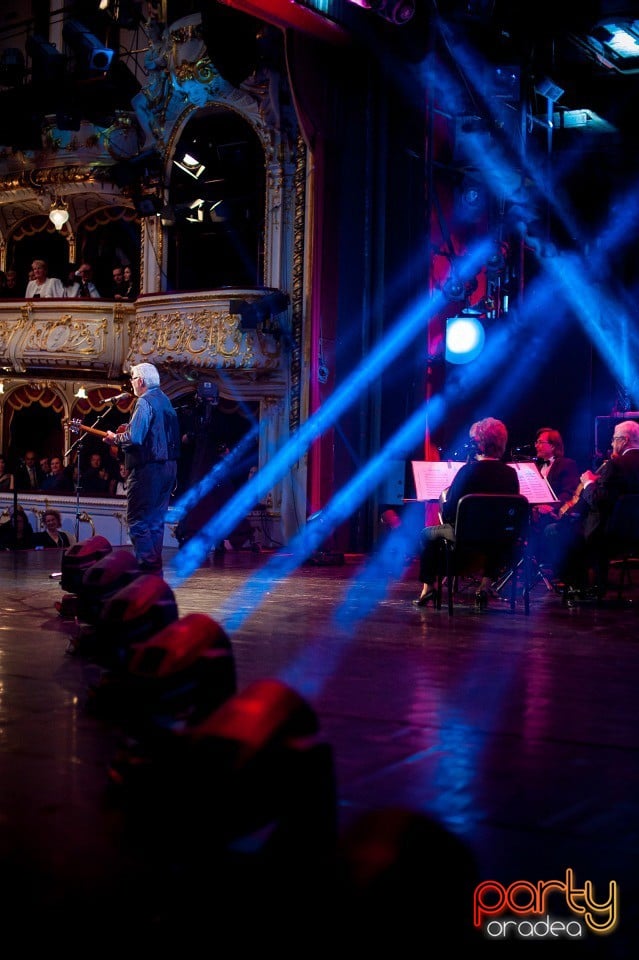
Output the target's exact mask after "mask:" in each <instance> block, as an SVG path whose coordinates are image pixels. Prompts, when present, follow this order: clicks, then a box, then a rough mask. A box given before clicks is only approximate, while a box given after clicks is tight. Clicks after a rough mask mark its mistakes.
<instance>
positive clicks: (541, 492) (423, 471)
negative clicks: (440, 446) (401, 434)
mask: <svg viewBox="0 0 639 960" xmlns="http://www.w3.org/2000/svg"><path fill="white" fill-rule="evenodd" d="M411 464H412V467H413V477H414V478H415V491H416V493H417V499H418V500H439V497H440V495H441V493H442V491H443V490H446V489H447V488H448V487H449V486H450V485H451V483H452V482H453V480H454V479H455V477H456V475H457V473H458V471H459V470H461V468H462V467H463V466H464V465H465V461H462V462H459V461H457V460H434V461H430V460H411ZM510 466H511V467H512V468H513V469H514V470H516V471H517V476H518V478H519V492H520V493H522V494H523V495H524V496H525V497H526V498H527V500H528V502H529V503H532V504H535V503H556V502H557V497H556V496H555V494H554V492H553V489H552V487H551V486H550V484H549V483H548V481H547V480H546V478H545V477H542V475H541V474H540V472H539V470H538V469H537V465H536V464H535V463H532V462H526V463H511V464H510Z"/></svg>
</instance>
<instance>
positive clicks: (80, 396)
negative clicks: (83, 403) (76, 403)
mask: <svg viewBox="0 0 639 960" xmlns="http://www.w3.org/2000/svg"><path fill="white" fill-rule="evenodd" d="M73 396H74V397H75V398H76V399H77V400H86V399H87V392H86V390H85V389H84V387H78V389H77V390H76V392H75V393H74V394H73Z"/></svg>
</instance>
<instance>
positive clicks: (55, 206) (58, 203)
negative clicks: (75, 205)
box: [49, 199, 69, 230]
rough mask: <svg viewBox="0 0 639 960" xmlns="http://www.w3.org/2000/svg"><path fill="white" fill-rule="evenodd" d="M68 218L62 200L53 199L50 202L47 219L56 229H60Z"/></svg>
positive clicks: (65, 206) (66, 209) (67, 212)
mask: <svg viewBox="0 0 639 960" xmlns="http://www.w3.org/2000/svg"><path fill="white" fill-rule="evenodd" d="M68 219H69V209H68V207H67V205H66V203H65V202H64V200H58V199H56V200H54V201H53V203H52V204H51V209H50V210H49V220H50V221H51V223H52V224H53V226H54V227H55V228H56V230H62V227H63V226H64V225H65V223H66V222H67V220H68Z"/></svg>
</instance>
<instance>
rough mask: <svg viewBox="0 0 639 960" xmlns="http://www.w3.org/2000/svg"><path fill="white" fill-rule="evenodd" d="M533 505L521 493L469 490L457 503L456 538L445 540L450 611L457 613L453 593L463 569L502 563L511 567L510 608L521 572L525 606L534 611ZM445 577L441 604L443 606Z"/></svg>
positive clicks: (493, 565) (483, 568)
mask: <svg viewBox="0 0 639 960" xmlns="http://www.w3.org/2000/svg"><path fill="white" fill-rule="evenodd" d="M529 523H530V507H529V503H528V500H527V498H526V497H524V496H523V494H520V493H514V494H501V493H469V494H467V495H466V496H465V497H462V498H461V500H460V501H459V503H458V504H457V517H456V520H455V540H454V541H449V540H446V541H444V558H445V577H446V580H447V585H448V613H449V615H450V616H452V614H453V595H454V593H455V590H456V587H457V581H458V578H459V576H460V574H462V573H470V572H475V571H481V572H482V574H483V571H484V570H485V569H489V568H491V569H492V568H494V567H495V566H497V565H499V566H501V567H503V568H510V571H511V572H512V575H511V577H510V584H511V587H510V609H511V610H512V611H514V610H515V605H516V598H517V586H518V582H519V576H520V573H521V578H522V581H523V599H524V610H525V612H526V614H529V613H530V571H529V564H528V555H527V545H528V541H527V537H528V527H529ZM441 592H442V578H441V577H440V578H439V588H438V597H437V605H438V606H441Z"/></svg>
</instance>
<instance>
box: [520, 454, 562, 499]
mask: <svg viewBox="0 0 639 960" xmlns="http://www.w3.org/2000/svg"><path fill="white" fill-rule="evenodd" d="M510 466H511V467H513V468H514V469H515V470H516V471H517V475H518V476H519V492H520V493H523V495H524V496H525V497H526V498H527V499H528V503H556V502H557V497H556V496H555V494H554V492H553V489H552V487H551V486H550V484H549V483H548V481H547V480H546V478H545V477H542V475H541V474H540V472H539V470H538V469H537V464H536V463H532V462H526V463H511V464H510Z"/></svg>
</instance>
